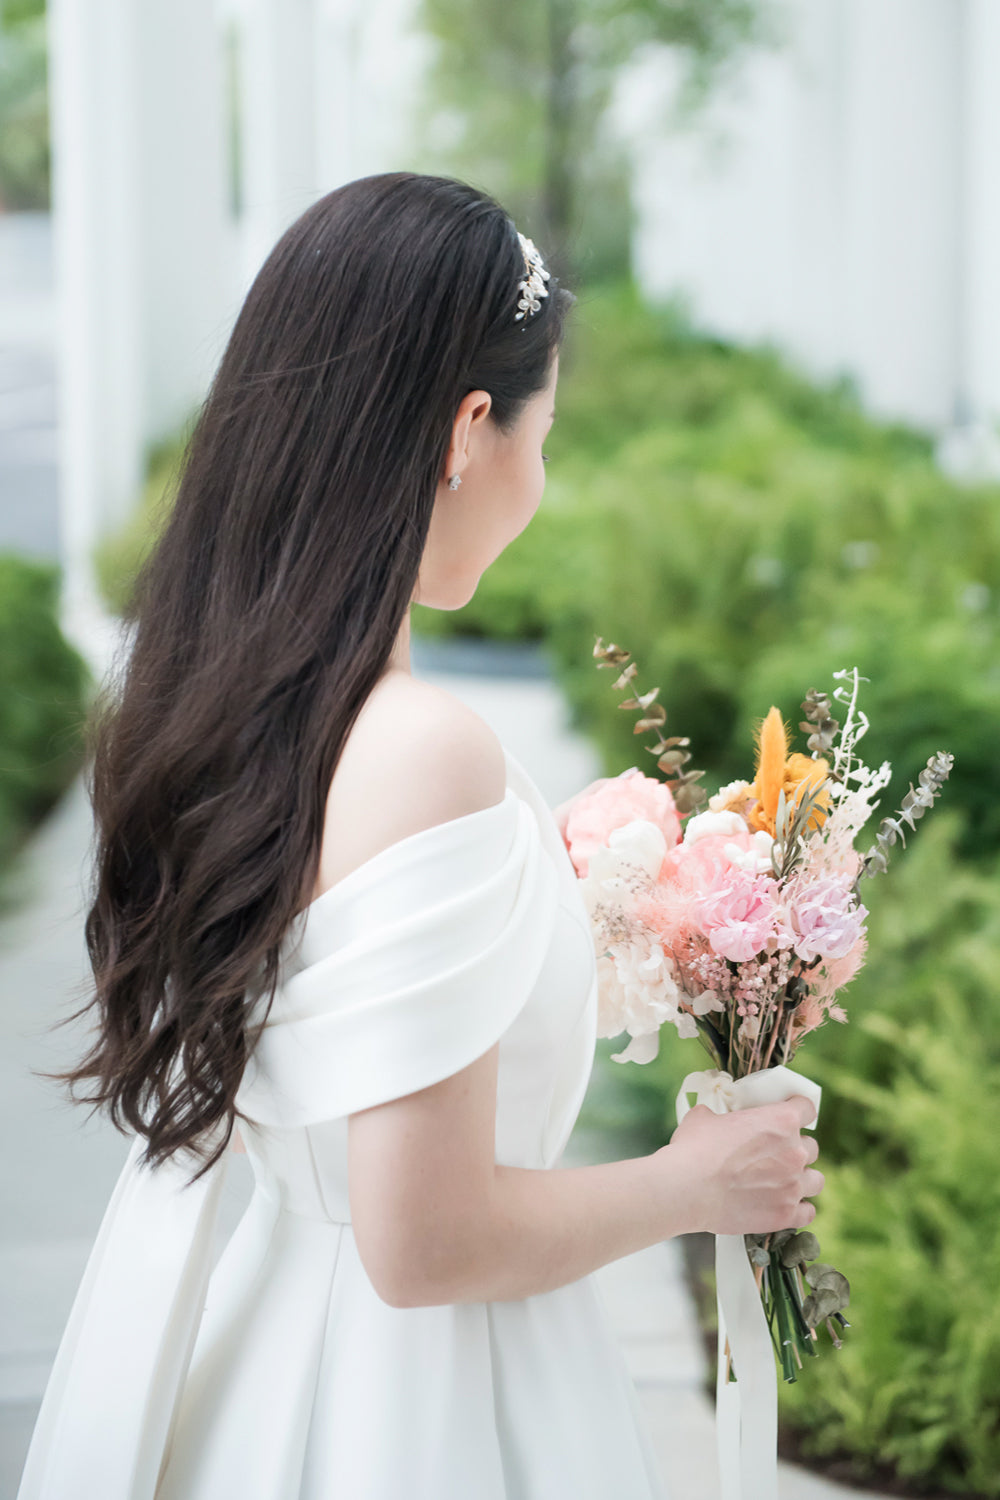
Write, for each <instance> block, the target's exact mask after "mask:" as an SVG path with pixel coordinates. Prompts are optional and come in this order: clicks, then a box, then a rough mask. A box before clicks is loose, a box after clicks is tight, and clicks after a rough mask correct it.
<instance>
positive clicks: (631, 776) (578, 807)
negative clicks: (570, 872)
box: [565, 766, 681, 878]
mask: <svg viewBox="0 0 1000 1500" xmlns="http://www.w3.org/2000/svg"><path fill="white" fill-rule="evenodd" d="M640 819H641V820H643V821H645V822H647V823H652V824H653V826H654V827H655V828H658V829H659V830H660V832H661V833H662V834H663V837H664V839H665V840H666V846H667V849H668V850H669V849H673V848H674V846H675V845H676V844H677V843H678V842H679V841H680V837H681V820H680V814H679V813H678V811H677V808H676V806H675V805H674V799H673V796H672V795H671V792H670V788H669V787H668V786H665V785H664V783H663V782H662V781H657V780H656V778H655V777H653V776H644V775H643V774H642V772H641V771H640V770H639V769H638V767H637V766H630V767H629V769H628V770H627V771H623V772H622V774H621V775H620V776H615V777H614V778H613V779H612V780H610V781H608V782H606V783H605V785H604V786H601V787H598V789H597V790H596V791H595V792H591V793H590V795H589V796H584V797H580V798H579V799H578V800H577V801H576V802H574V803H573V805H572V806H571V808H570V811H569V816H568V817H567V819H566V833H565V839H566V847H567V848H568V849H569V853H570V858H571V859H572V861H573V865H574V868H575V869H576V873H577V874H578V875H579V876H581V878H582V877H585V876H586V874H587V870H588V865H589V861H590V856H591V855H592V854H593V853H594V851H595V849H605V848H607V846H608V840H609V838H610V837H611V834H612V833H614V831H615V829H616V828H622V827H624V825H625V824H626V823H634V822H636V821H637V820H640Z"/></svg>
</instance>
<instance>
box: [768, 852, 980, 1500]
mask: <svg viewBox="0 0 1000 1500" xmlns="http://www.w3.org/2000/svg"><path fill="white" fill-rule="evenodd" d="M997 874H1000V870H997V871H995V872H994V874H993V879H992V881H990V882H989V887H990V888H989V889H987V888H986V885H987V883H986V882H985V881H983V883H982V884H983V889H982V891H981V893H980V899H981V904H982V905H983V906H984V907H989V908H990V909H991V914H992V924H993V929H994V933H995V932H996V931H997V929H998V928H1000V886H998V884H997V880H996V876H997ZM977 943H978V937H977V935H976V934H975V933H966V934H964V935H963V942H962V943H960V944H955V943H954V942H950V943H948V944H947V945H946V946H947V948H948V949H949V950H950V951H951V952H952V953H954V951H955V949H956V948H957V947H958V948H960V947H962V946H963V945H971V946H972V947H975V946H976V945H977ZM995 953H996V949H995V946H994V948H993V962H992V965H991V968H992V972H991V973H983V974H981V977H980V984H979V985H978V986H977V987H976V988H975V989H973V988H971V987H970V986H969V984H968V969H967V966H966V965H965V964H963V962H962V959H963V957H968V955H967V954H966V955H963V954H961V953H958V954H956V955H955V956H956V958H957V960H958V961H957V963H956V970H955V973H954V974H951V973H949V972H948V970H947V968H946V967H945V965H944V964H943V963H942V961H941V958H940V957H939V956H938V955H934V956H932V957H930V958H928V959H925V961H924V963H923V965H920V964H917V965H915V966H914V970H915V972H916V975H917V976H918V985H919V981H920V979H921V978H922V980H923V984H924V987H925V992H924V995H923V996H921V997H920V998H919V999H918V1000H917V1003H916V1004H915V1006H914V1010H913V1013H912V1014H911V1015H909V1016H908V1017H906V1018H905V1020H900V1018H899V1017H898V1015H892V1014H891V1012H887V1011H886V1009H884V1008H883V1007H882V1006H881V1005H880V1007H879V1009H878V1010H876V1009H874V1008H873V1009H872V1010H871V1011H869V1012H868V1013H867V1014H865V1015H863V1016H862V1017H861V1018H860V1019H859V1020H858V1021H857V1022H856V1026H857V1030H858V1032H859V1033H860V1034H861V1035H862V1037H866V1038H867V1039H868V1040H869V1041H871V1040H874V1041H876V1042H877V1043H878V1044H879V1045H880V1046H881V1047H882V1048H883V1049H884V1051H885V1054H886V1055H887V1056H888V1057H889V1058H890V1059H891V1062H892V1066H891V1069H890V1072H889V1078H890V1080H891V1081H889V1082H883V1081H880V1080H878V1079H877V1077H872V1076H871V1075H860V1076H859V1075H858V1074H857V1073H856V1072H855V1071H854V1069H853V1068H852V1067H851V1066H847V1065H842V1066H840V1067H833V1066H830V1067H829V1068H828V1069H827V1079H828V1083H827V1087H828V1089H832V1090H834V1091H836V1093H837V1094H838V1096H839V1099H840V1101H845V1100H846V1101H850V1104H851V1105H852V1106H853V1108H855V1109H856V1110H859V1111H863V1114H864V1117H865V1122H866V1126H865V1128H866V1131H869V1132H872V1133H877V1135H878V1144H877V1147H875V1148H873V1149H871V1150H869V1151H867V1152H864V1153H862V1154H861V1155H859V1156H857V1157H855V1158H854V1159H852V1160H848V1161H844V1162H843V1163H842V1164H841V1165H839V1166H837V1167H836V1168H835V1169H834V1170H832V1171H828V1173H827V1185H826V1187H825V1189H824V1192H823V1195H822V1198H821V1199H820V1206H821V1215H820V1221H819V1222H818V1224H817V1228H818V1229H819V1232H820V1234H821V1238H822V1244H823V1253H824V1256H827V1257H832V1258H833V1259H834V1260H836V1261H837V1264H838V1265H842V1266H843V1267H845V1269H846V1270H847V1272H848V1275H849V1277H850V1280H851V1288H852V1292H851V1306H852V1312H851V1317H852V1321H853V1323H854V1325H855V1326H854V1327H853V1328H852V1329H851V1330H850V1331H849V1332H848V1333H847V1334H846V1336H845V1340H844V1347H843V1348H842V1349H841V1350H839V1351H837V1352H834V1351H824V1357H823V1359H822V1360H818V1361H816V1363H815V1364H814V1365H811V1367H810V1370H809V1378H808V1380H807V1379H806V1378H804V1377H803V1379H802V1380H800V1381H799V1382H797V1384H796V1385H795V1386H794V1387H790V1388H789V1387H785V1388H784V1390H783V1395H784V1402H785V1411H786V1415H787V1417H788V1418H789V1420H791V1421H792V1422H793V1423H795V1424H796V1425H797V1426H799V1427H800V1428H802V1429H804V1430H805V1431H806V1432H807V1433H808V1436H807V1437H806V1438H805V1439H804V1451H805V1452H806V1453H809V1454H813V1455H817V1456H819V1455H824V1454H830V1453H837V1452H845V1451H846V1452H849V1453H850V1454H851V1455H852V1458H853V1461H854V1466H855V1469H856V1471H858V1472H859V1473H861V1474H864V1473H865V1472H866V1470H869V1471H870V1470H873V1469H874V1468H875V1466H876V1465H877V1464H879V1463H889V1464H891V1465H892V1466H893V1467H894V1468H895V1469H896V1470H897V1471H898V1472H899V1473H900V1474H901V1475H904V1476H906V1477H907V1478H910V1479H915V1480H917V1479H919V1480H924V1481H931V1480H933V1482H934V1483H936V1484H938V1485H944V1486H945V1487H946V1488H947V1489H948V1490H949V1491H953V1492H954V1493H956V1494H962V1493H967V1492H973V1493H981V1494H984V1495H990V1496H1000V1425H998V1422H997V1413H998V1411H1000V1302H998V1300H997V1298H996V1296H995V1289H996V1287H997V1286H998V1285H1000V1235H998V1233H997V1226H998V1224H1000V1177H998V1174H997V1170H996V1142H997V1139H998V1137H1000V982H998V978H997V972H996V962H995ZM910 994H911V998H913V995H912V986H911V990H910ZM920 999H922V1000H923V1004H921V1003H920ZM862 1045H863V1043H862Z"/></svg>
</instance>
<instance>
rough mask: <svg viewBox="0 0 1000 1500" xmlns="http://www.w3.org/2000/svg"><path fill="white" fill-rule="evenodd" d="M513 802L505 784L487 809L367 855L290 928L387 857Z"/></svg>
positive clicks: (316, 898)
mask: <svg viewBox="0 0 1000 1500" xmlns="http://www.w3.org/2000/svg"><path fill="white" fill-rule="evenodd" d="M516 798H517V793H516V792H515V791H514V788H513V787H512V786H511V785H510V783H509V782H508V784H507V786H506V787H505V789H504V794H503V797H502V799H501V800H500V801H499V802H491V803H490V804H489V806H488V807H478V808H475V809H474V810H473V811H472V812H468V813H461V814H460V815H459V816H458V817H457V818H446V819H445V821H444V822H443V823H431V824H430V825H429V826H428V827H427V828H418V829H417V831H416V832H415V833H407V834H405V835H404V836H403V838H401V839H396V840H395V842H394V843H392V844H386V846H385V848H384V849H379V850H377V851H376V853H375V854H372V855H370V856H369V857H368V859H364V860H362V861H361V863H360V864H359V865H355V866H354V869H353V870H348V872H347V874H346V875H342V876H341V878H340V879H339V880H335V881H334V883H333V885H330V886H327V888H326V890H325V891H321V892H320V893H319V895H318V896H314V897H313V899H312V900H311V901H310V902H309V904H308V905H307V906H303V907H302V908H301V909H300V910H299V912H298V913H297V914H296V916H295V918H294V924H295V925H296V926H298V925H300V924H302V925H303V927H304V926H305V925H307V924H308V922H309V919H310V917H311V916H312V915H313V913H314V912H315V911H316V910H317V908H319V907H325V906H327V905H330V904H331V903H332V900H333V898H334V897H335V896H339V895H341V894H342V893H343V892H344V891H345V890H349V889H352V888H353V887H354V886H355V885H356V884H357V883H358V880H359V878H360V877H361V876H362V875H366V874H368V873H370V871H371V870H372V869H373V868H374V867H377V866H378V865H380V864H383V863H385V862H387V860H388V859H389V857H390V856H392V855H398V854H399V852H400V850H407V849H409V848H410V847H411V846H412V845H414V844H416V843H418V842H419V841H421V840H424V839H427V838H433V837H434V836H437V837H440V836H441V835H442V834H450V830H453V829H455V828H457V827H459V826H460V825H466V824H471V823H472V822H473V821H474V820H475V819H481V818H486V819H487V820H489V819H490V818H495V817H496V815H497V814H498V813H499V812H502V811H505V810H506V808H507V806H508V805H509V803H510V802H511V801H512V800H516Z"/></svg>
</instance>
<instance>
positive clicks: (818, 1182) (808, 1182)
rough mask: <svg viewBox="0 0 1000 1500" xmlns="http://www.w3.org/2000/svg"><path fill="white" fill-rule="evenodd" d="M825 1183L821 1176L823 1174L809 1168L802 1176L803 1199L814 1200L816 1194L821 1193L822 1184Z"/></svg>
mask: <svg viewBox="0 0 1000 1500" xmlns="http://www.w3.org/2000/svg"><path fill="white" fill-rule="evenodd" d="M825 1182H826V1178H825V1177H824V1176H823V1173H822V1172H817V1171H816V1169H815V1168H814V1167H810V1168H809V1170H808V1171H807V1172H804V1173H803V1174H802V1196H803V1198H815V1196H816V1194H817V1193H821V1192H822V1191H823V1184H824V1183H825Z"/></svg>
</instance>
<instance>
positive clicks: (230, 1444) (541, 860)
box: [18, 753, 666, 1500]
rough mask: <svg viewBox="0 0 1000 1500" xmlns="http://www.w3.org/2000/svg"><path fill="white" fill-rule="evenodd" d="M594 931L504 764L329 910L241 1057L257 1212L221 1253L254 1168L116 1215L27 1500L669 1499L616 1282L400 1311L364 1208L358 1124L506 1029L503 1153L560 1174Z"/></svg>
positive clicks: (589, 1007) (85, 1295) (582, 1068)
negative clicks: (351, 1127) (477, 792)
mask: <svg viewBox="0 0 1000 1500" xmlns="http://www.w3.org/2000/svg"><path fill="white" fill-rule="evenodd" d="M596 1011H597V988H596V967H595V959H594V951H593V943H592V939H591V936H590V929H589V923H588V919H587V914H586V911H585V908H584V906H583V903H582V899H581V897H580V894H579V891H578V889H577V883H576V877H575V875H574V872H573V867H572V864H571V862H570V860H569V857H568V855H567V853H566V850H565V847H564V845H563V842H562V838H561V836H560V834H559V830H558V828H557V827H556V824H555V821H554V819H553V817H552V814H551V812H550V811H549V809H548V807H547V806H546V804H545V802H544V800H543V799H542V797H541V795H540V793H539V792H538V790H537V788H536V787H535V785H534V783H533V782H532V781H531V779H530V777H528V775H527V773H526V772H525V771H524V769H523V767H522V766H520V764H519V763H518V762H517V761H516V760H515V759H514V758H513V757H512V756H511V755H510V754H509V753H508V754H507V787H506V791H505V795H504V797H503V800H502V801H501V802H499V803H497V804H496V805H495V806H493V807H489V808H486V809H483V810H481V811H479V812H476V813H472V814H469V815H467V816H466V817H462V818H457V819H454V820H453V821H451V822H448V823H444V824H440V825H437V826H435V827H433V828H430V829H427V830H424V831H422V832H420V833H417V834H414V835H412V836H410V837H409V838H405V839H403V840H401V841H400V842H399V843H397V844H394V845H392V846H391V847H390V848H388V849H385V850H383V851H382V852H381V853H379V854H377V855H376V856H375V857H374V858H373V859H371V860H369V861H367V862H366V863H365V864H364V865H361V866H360V867H358V869H356V870H354V871H352V872H351V873H350V874H349V875H348V876H347V877H346V878H345V879H343V880H342V881H340V882H338V884H337V885H335V886H333V887H332V888H331V889H330V890H329V891H327V892H325V893H324V894H323V895H322V896H320V897H319V898H318V899H317V900H316V901H314V902H313V903H312V905H311V906H309V907H308V908H307V909H306V911H305V912H304V913H303V914H302V915H301V917H300V919H299V920H298V921H297V922H296V923H295V924H293V927H292V929H291V930H290V932H289V936H288V940H287V942H286V950H285V954H284V961H283V966H282V975H281V982H280V985H279V989H278V993H277V996H276V999H275V1002H274V1004H273V1006H272V1008H271V1011H270V1013H269V1015H268V1019H267V1024H266V1026H265V1028H264V1031H263V1033H262V1036H261V1039H260V1041H259V1043H258V1044H257V1047H256V1049H255V1051H254V1054H253V1057H252V1059H251V1062H250V1064H249V1065H248V1067H247V1070H246V1073H245V1075H244V1078H243V1081H242V1084H241V1088H240V1093H239V1096H238V1104H239V1107H240V1108H241V1109H242V1110H243V1111H245V1113H246V1115H247V1116H248V1119H249V1121H250V1122H251V1123H250V1124H245V1125H243V1126H242V1127H241V1129H242V1133H243V1136H244V1140H245V1142H246V1146H247V1152H248V1155H249V1157H250V1160H251V1163H252V1166H253V1170H254V1178H255V1187H254V1192H253V1196H252V1198H251V1201H250V1203H249V1205H248V1207H247V1209H246V1211H245V1213H244V1215H243V1217H242V1219H241V1220H240V1222H239V1224H238V1226H237V1228H236V1230H235V1231H234V1233H233V1234H232V1236H231V1237H230V1239H229V1241H228V1243H227V1244H226V1246H225V1248H224V1250H223V1252H222V1255H221V1257H220V1259H219V1261H218V1264H217V1265H216V1266H215V1267H214V1269H212V1268H211V1267H210V1246H211V1237H212V1229H213V1225H214V1221H215V1214H216V1208H217V1204H218V1199H219V1192H220V1188H221V1183H222V1180H223V1176H224V1173H225V1168H226V1162H227V1160H228V1156H227V1157H223V1159H222V1161H221V1162H220V1164H219V1165H218V1166H217V1167H216V1168H214V1169H213V1170H212V1171H211V1172H209V1173H207V1174H206V1175H205V1176H204V1177H203V1178H201V1179H200V1180H199V1182H197V1183H195V1184H193V1185H188V1184H187V1182H186V1178H187V1176H189V1175H190V1170H191V1168H190V1164H189V1163H187V1164H181V1163H179V1162H177V1163H174V1162H172V1163H168V1164H166V1165H165V1166H164V1167H160V1168H157V1169H155V1170H149V1169H147V1168H141V1167H140V1166H139V1165H138V1155H139V1150H140V1147H141V1141H140V1140H139V1139H138V1138H137V1139H136V1141H135V1142H134V1143H133V1148H132V1151H131V1152H130V1155H129V1158H128V1160H127V1161H126V1163H125V1166H124V1168H123V1170H122V1174H121V1177H120V1179H119V1182H118V1184H117V1186H116V1188H115V1190H114V1193H113V1194H112V1197H111V1200H110V1202H109V1204H108V1208H107V1211H106V1213H105V1216H104V1220H103V1222H102V1225H101V1229H100V1231H99V1234H98V1237H97V1240H96V1242H95V1245H94V1248H93V1252H92V1254H91V1257H90V1260H89V1262H88V1265H87V1268H86V1271H85V1273H84V1277H83V1280H82V1282H81V1285H80V1288H79V1291H78V1294H77V1297H76V1301H75V1303H74V1306H73V1309H72V1312H71V1315H70V1318H69V1321H68V1323H67V1326H66V1330H65V1333H64V1336H63V1340H62V1343H61V1345H60V1348H59V1351H58V1354H57V1358H56V1361H55V1365H54V1367H53V1371H52V1374H51V1377H50V1380H49V1384H48V1387H47V1389H46V1392H45V1397H44V1400H43V1403H42V1407H41V1411H40V1413H39V1417H38V1421H37V1424H36V1427H35V1432H34V1435H33V1438H32V1443H31V1448H30V1451H29V1455H28V1460H27V1464H26V1467H25V1471H24V1476H23V1479H22V1483H21V1487H20V1489H19V1491H18V1500H78V1497H80V1496H84V1495H87V1496H89V1495H94V1496H100V1497H101V1500H291V1497H297V1500H403V1497H405V1500H473V1497H475V1500H562V1497H566V1500H570V1497H572V1500H608V1497H610V1496H615V1497H616V1500H666V1497H665V1491H664V1489H663V1486H662V1481H661V1479H660V1475H659V1472H658V1469H657V1465H656V1460H655V1457H654V1455H653V1450H652V1446H651V1442H650V1438H649V1434H648V1432H647V1430H646V1427H645V1425H644V1418H643V1414H642V1411H641V1409H640V1407H639V1404H638V1400H637V1397H636V1392H635V1388H634V1386H633V1384H632V1380H631V1377H630V1375H629V1373H628V1370H627V1367H626V1365H625V1361H624V1356H623V1353H622V1350H621V1347H620V1345H619V1344H618V1342H617V1339H616V1336H615V1334H614V1331H613V1329H612V1327H611V1324H610V1321H609V1318H608V1315H607V1309H606V1307H605V1305H604V1303H603V1300H602V1297H601V1294H600V1289H599V1287H598V1285H597V1283H596V1281H595V1280H594V1279H593V1277H591V1276H584V1277H582V1278H581V1279H579V1280H577V1281H574V1282H571V1283H569V1284H567V1285H565V1286H563V1287H559V1288H557V1289H556V1290H555V1291H552V1292H545V1293H541V1294H538V1295H535V1296H531V1297H527V1298H523V1299H519V1300H516V1301H496V1302H488V1303H457V1304H444V1305H438V1306H431V1307H415V1308H395V1307H392V1306H390V1305H388V1304H387V1303H385V1302H383V1301H382V1300H381V1298H380V1297H379V1296H378V1295H377V1293H376V1292H375V1290H374V1288H373V1286H372V1284H371V1282H370V1280H369V1277H368V1275H367V1272H366V1271H365V1268H364V1266H363V1264H362V1262H361V1258H360V1256H359V1253H358V1249H357V1246H356V1243H355V1240H354V1234H353V1229H352V1225H351V1210H350V1193H349V1185H348V1176H347V1118H348V1116H349V1115H350V1114H351V1113H352V1112H353V1111H355V1110H358V1109H363V1108H366V1107H369V1106H371V1105H375V1104H379V1103H383V1102H386V1101H387V1100H390V1099H393V1098H399V1097H401V1096H403V1095H405V1094H407V1093H410V1092H412V1091H414V1090H416V1089H420V1088H424V1087H427V1086H428V1085H430V1084H432V1083H435V1082H437V1081H439V1080H440V1079H442V1078H445V1077H448V1076H450V1075H451V1074H452V1073H454V1072H456V1071H458V1070H459V1069H460V1068H462V1067H464V1066H466V1065H467V1064H468V1063H470V1062H473V1061H474V1060H475V1059H476V1058H477V1057H480V1056H481V1055H482V1054H483V1053H484V1052H486V1051H487V1050H488V1049H489V1048H490V1047H491V1046H492V1045H493V1044H494V1043H495V1042H499V1044H500V1045H499V1073H498V1084H497V1110H496V1160H497V1161H498V1162H502V1163H505V1164H508V1165H511V1166H519V1167H526V1168H533V1169H537V1170H547V1169H549V1168H552V1167H553V1166H555V1165H556V1164H557V1162H558V1160H559V1158H560V1156H561V1154H562V1151H563V1149H564V1147H565V1144H566V1141H567V1139H568V1137H569V1134H570V1132H571V1130H572V1128H573V1124H574V1122H575V1120H576V1118H577V1114H578V1112H579V1108H580V1105H581V1103H582V1100H583V1095H584V1093H585V1090H586V1087H587V1083H588V1080H589V1077H590V1071H591V1067H592V1064H593V1056H594V1044H595V1037H596Z"/></svg>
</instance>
